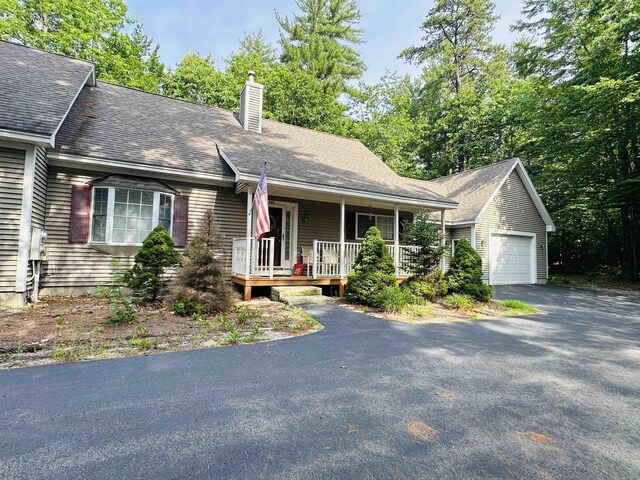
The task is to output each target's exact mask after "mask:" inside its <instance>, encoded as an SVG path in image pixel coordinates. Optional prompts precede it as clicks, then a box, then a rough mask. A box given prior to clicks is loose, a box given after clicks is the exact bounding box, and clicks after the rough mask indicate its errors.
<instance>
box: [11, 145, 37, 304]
mask: <svg viewBox="0 0 640 480" xmlns="http://www.w3.org/2000/svg"><path fill="white" fill-rule="evenodd" d="M35 179H36V147H35V146H33V145H31V146H29V147H27V149H26V152H25V160H24V176H23V180H22V208H21V214H20V215H21V217H20V237H19V240H18V265H17V268H16V292H17V293H23V292H26V291H27V277H28V273H29V242H30V239H31V216H32V214H33V190H34V185H35Z"/></svg>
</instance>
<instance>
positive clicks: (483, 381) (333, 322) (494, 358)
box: [0, 286, 640, 479]
mask: <svg viewBox="0 0 640 480" xmlns="http://www.w3.org/2000/svg"><path fill="white" fill-rule="evenodd" d="M499 295H500V296H502V297H503V298H507V297H510V298H521V299H525V300H527V301H529V302H531V303H535V304H536V305H538V306H539V307H541V308H542V309H544V310H545V312H546V313H545V314H544V315H538V316H531V317H518V318H505V319H500V320H487V321H475V322H468V323H455V324H440V325H424V326H416V325H408V324H401V323H395V322H389V321H384V320H379V319H375V318H372V317H368V316H366V315H363V314H359V313H354V312H351V311H348V310H346V309H343V308H341V307H337V306H319V307H313V308H310V309H309V311H310V313H312V314H313V315H314V316H315V317H316V318H318V319H319V320H320V321H322V322H323V323H324V324H325V325H326V328H325V329H324V330H323V331H321V332H318V333H316V334H313V335H308V336H305V337H298V338H294V339H289V340H284V341H280V342H273V343H262V344H255V345H248V346H240V347H228V348H219V349H209V350H198V351H191V352H177V353H168V354H158V355H151V356H148V357H136V358H126V359H117V360H105V361H97V362H87V363H78V364H64V365H52V366H45V367H34V368H27V369H22V370H13V371H4V372H0V478H7V479H9V478H11V479H19V478H51V479H54V478H55V479H58V478H65V479H67V478H110V479H118V478H127V479H134V478H189V477H192V478H221V477H222V478H300V479H308V478H411V479H413V478H455V479H460V478H496V477H498V478H532V477H537V478H580V479H587V478H639V477H640V297H626V296H616V295H610V294H602V293H594V292H589V291H586V290H578V289H571V288H567V287H542V286H527V287H519V288H516V287H509V288H505V289H503V290H501V291H500V293H499ZM410 422H423V423H424V424H426V425H427V426H429V427H431V428H432V429H433V430H426V433H427V434H428V435H427V437H431V438H430V439H429V440H426V441H425V440H424V439H419V438H416V437H414V436H413V435H412V434H411V433H410V432H409V430H408V424H409V423H410ZM527 432H534V433H535V434H536V435H533V434H531V433H527ZM423 433H424V432H423ZM537 434H539V435H537Z"/></svg>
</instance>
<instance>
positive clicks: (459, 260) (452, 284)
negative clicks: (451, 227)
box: [445, 238, 491, 302]
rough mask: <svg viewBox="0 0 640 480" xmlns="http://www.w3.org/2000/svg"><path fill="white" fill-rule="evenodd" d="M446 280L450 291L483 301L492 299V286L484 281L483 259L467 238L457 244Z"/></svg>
mask: <svg viewBox="0 0 640 480" xmlns="http://www.w3.org/2000/svg"><path fill="white" fill-rule="evenodd" d="M445 280H446V282H447V286H448V287H449V292H450V293H464V294H467V295H471V296H472V297H474V298H475V299H476V300H479V301H483V302H488V301H489V300H491V287H489V285H485V284H484V283H483V282H482V259H481V258H480V255H478V252H476V251H475V250H474V248H473V247H472V246H471V244H470V243H469V242H468V241H467V239H466V238H461V239H460V240H459V241H458V243H457V244H456V252H455V254H454V255H453V258H452V259H451V265H450V266H449V271H448V272H447V273H446V275H445Z"/></svg>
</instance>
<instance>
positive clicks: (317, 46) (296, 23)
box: [276, 0, 365, 92]
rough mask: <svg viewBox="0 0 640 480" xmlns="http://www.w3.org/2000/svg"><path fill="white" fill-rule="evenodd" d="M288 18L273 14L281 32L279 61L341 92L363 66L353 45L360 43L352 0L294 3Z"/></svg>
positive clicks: (316, 0) (297, 1) (357, 19)
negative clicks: (292, 12)
mask: <svg viewBox="0 0 640 480" xmlns="http://www.w3.org/2000/svg"><path fill="white" fill-rule="evenodd" d="M296 5H297V7H298V8H299V9H300V13H297V14H296V15H294V16H293V18H292V19H289V18H288V17H282V16H281V15H279V14H278V13H276V19H277V20H278V23H279V24H280V28H281V29H282V31H281V33H280V44H281V46H282V50H283V53H282V61H283V62H284V63H287V64H292V65H294V66H295V67H296V68H297V69H298V70H305V71H307V72H309V73H310V74H311V75H312V76H313V77H314V78H317V79H318V80H320V81H321V82H323V83H324V84H325V86H326V89H331V90H334V91H337V92H342V91H344V90H345V88H346V81H347V80H352V79H355V78H358V77H360V75H361V74H362V72H363V71H364V70H365V65H364V63H363V62H362V60H360V53H359V52H357V51H356V50H354V49H353V48H352V47H351V46H350V44H351V45H353V44H359V43H362V42H363V40H362V30H360V29H359V28H357V25H358V23H359V21H360V17H361V15H360V11H359V9H358V5H357V4H356V2H355V1H354V0H329V1H327V0H296Z"/></svg>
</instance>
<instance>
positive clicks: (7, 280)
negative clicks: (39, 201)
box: [0, 148, 25, 293]
mask: <svg viewBox="0 0 640 480" xmlns="http://www.w3.org/2000/svg"><path fill="white" fill-rule="evenodd" d="M24 159H25V152H24V151H20V150H11V149H4V148H0V202H2V208H1V209H0V224H1V225H2V231H1V232H0V292H2V293H4V292H6V293H9V292H11V293H12V292H15V288H16V269H17V265H18V243H19V239H20V216H21V212H22V186H23V181H24Z"/></svg>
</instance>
